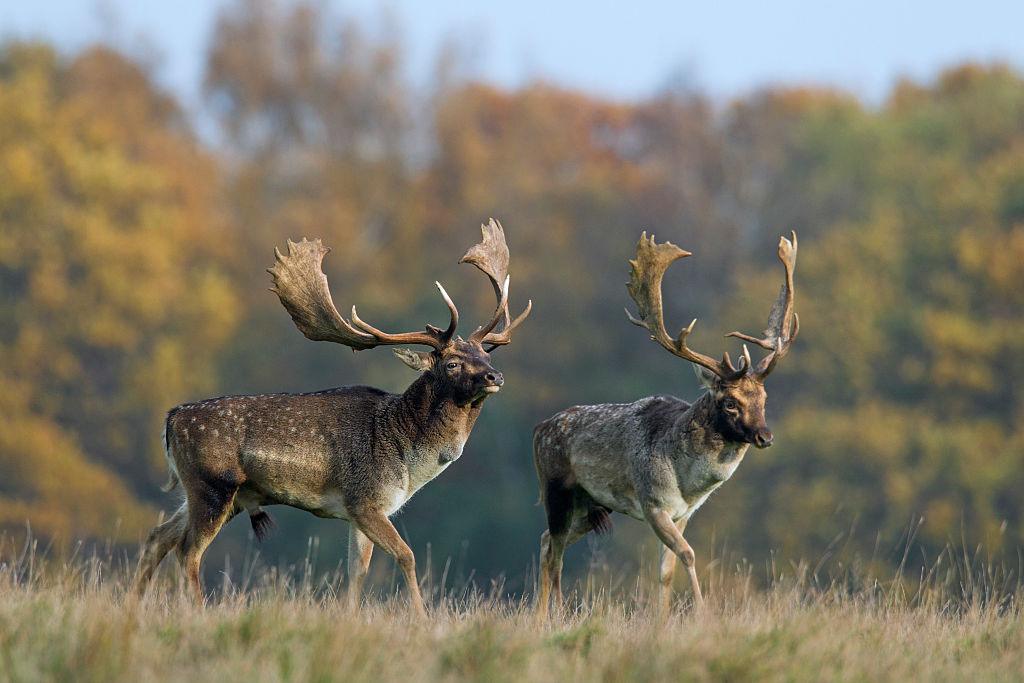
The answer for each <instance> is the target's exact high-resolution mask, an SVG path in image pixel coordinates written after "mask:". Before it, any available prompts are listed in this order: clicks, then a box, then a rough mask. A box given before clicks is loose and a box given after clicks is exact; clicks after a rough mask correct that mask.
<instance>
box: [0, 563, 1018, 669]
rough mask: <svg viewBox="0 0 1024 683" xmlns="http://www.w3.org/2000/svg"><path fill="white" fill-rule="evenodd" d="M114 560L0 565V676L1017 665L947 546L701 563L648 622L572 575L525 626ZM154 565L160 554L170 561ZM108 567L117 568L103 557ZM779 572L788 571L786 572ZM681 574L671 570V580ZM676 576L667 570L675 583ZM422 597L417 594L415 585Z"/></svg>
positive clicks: (479, 613)
mask: <svg viewBox="0 0 1024 683" xmlns="http://www.w3.org/2000/svg"><path fill="white" fill-rule="evenodd" d="M126 564H127V563H126V562H125V561H122V562H120V563H118V562H113V561H110V560H109V559H107V560H104V559H99V558H97V557H95V556H94V557H91V558H88V559H76V558H72V559H69V560H64V561H60V560H43V559H40V558H39V557H38V556H37V555H36V554H35V553H33V552H32V551H31V550H29V551H28V552H20V553H18V554H11V556H10V557H9V558H7V559H6V560H3V561H2V563H0V678H2V679H3V680H5V681H6V680H10V681H38V680H68V681H153V680H167V681H189V682H190V683H199V682H200V681H214V680H238V681H247V682H250V681H334V680H337V681H402V682H404V683H410V682H414V681H421V680H443V681H464V680H465V681H526V680H529V681H534V680H536V681H559V682H565V681H598V680H600V681H625V680H642V681H647V680H695V681H705V680H707V681H718V680H721V681H738V680H759V681H760V680H791V681H802V680H807V681H818V680H870V681H876V680H906V679H914V680H950V681H953V680H973V681H982V680H985V681H1000V680H1006V681H1011V680H1021V678H1022V677H1024V618H1022V612H1021V597H1022V595H1024V591H1022V590H1021V586H1020V582H1019V579H1017V578H1015V576H1014V575H1013V574H1012V573H1008V572H1004V571H1002V570H1000V571H995V570H992V569H989V568H986V567H984V566H982V565H981V564H980V563H976V562H974V561H972V560H971V559H970V558H968V557H964V556H963V555H962V554H961V555H959V556H958V555H957V554H956V553H954V552H949V553H947V556H946V557H945V558H944V559H943V560H942V561H939V562H938V563H937V564H936V565H935V566H934V567H933V569H932V571H930V572H927V573H926V574H925V575H924V576H923V577H918V578H917V579H916V580H914V581H908V580H901V579H896V578H890V580H889V581H887V582H879V581H874V580H868V579H866V578H864V577H856V576H854V575H853V574H852V573H849V574H847V575H846V576H841V577H834V578H829V579H818V578H815V575H814V573H813V572H812V571H810V570H808V569H806V568H802V567H800V566H797V567H793V568H792V569H791V570H790V571H789V572H788V573H787V572H779V573H778V574H777V575H776V576H774V577H773V578H772V580H771V581H770V584H771V585H770V586H769V587H768V588H763V589H755V588H754V587H753V585H754V583H755V582H754V581H753V580H752V575H751V572H749V571H741V570H739V569H735V570H729V571H727V570H724V569H717V570H708V569H705V571H704V575H703V577H702V578H703V579H704V580H706V581H707V582H708V584H707V585H708V593H709V596H708V597H709V601H708V604H707V606H706V607H705V609H703V610H702V611H700V612H694V611H693V610H692V609H691V608H690V606H689V602H688V599H687V595H686V593H685V592H683V593H681V594H680V601H679V604H678V605H677V608H676V609H675V611H674V612H673V613H672V614H671V615H669V616H668V617H667V619H662V618H660V617H659V616H657V615H656V614H655V613H654V612H653V611H652V609H651V608H650V607H649V605H651V604H652V603H653V602H654V601H652V600H651V597H652V596H651V594H650V592H649V591H650V589H651V588H653V586H650V581H649V580H648V579H649V578H650V577H645V578H644V580H639V581H637V583H636V586H637V588H636V590H634V591H631V592H630V591H621V590H620V591H618V592H619V593H625V594H622V595H616V596H615V597H610V596H609V594H608V592H606V591H605V590H603V589H601V588H600V587H599V586H596V585H595V584H597V583H599V582H598V581H596V580H594V581H590V582H587V583H588V584H589V585H585V586H584V587H583V588H582V589H581V593H580V594H577V595H575V596H574V597H573V599H572V600H570V605H571V606H570V607H569V608H567V610H566V613H565V614H563V615H561V616H559V617H557V618H555V619H553V620H552V621H551V622H550V623H539V622H538V621H537V620H536V618H535V617H534V615H533V611H532V606H531V605H530V604H529V602H528V601H527V600H523V601H519V602H517V601H514V600H510V599H507V598H497V597H488V596H486V595H481V594H478V593H476V592H474V591H473V590H472V589H471V588H467V589H465V590H463V591H460V592H459V593H458V595H455V596H452V595H448V596H444V597H442V596H439V595H438V591H436V590H435V591H433V599H432V600H431V602H432V606H431V607H430V608H429V610H430V618H429V620H428V621H426V622H418V621H415V620H413V619H412V618H411V617H410V616H409V614H408V613H407V611H406V610H405V603H404V600H403V597H402V596H403V595H404V593H399V594H398V595H394V594H387V595H384V596H380V595H378V596H376V597H373V596H371V597H369V598H368V599H367V601H366V604H365V606H364V608H363V610H362V611H361V612H360V613H358V614H353V613H350V612H347V611H346V610H345V609H344V608H343V607H342V601H339V600H338V599H337V596H336V595H334V592H333V590H332V589H331V588H330V586H331V585H332V584H333V583H334V581H333V579H332V577H326V578H324V579H321V580H313V579H311V578H310V577H309V574H308V573H305V572H302V571H297V572H295V573H294V574H292V575H289V574H288V573H280V572H273V571H267V572H264V573H263V574H262V575H260V576H254V577H249V578H248V579H247V582H246V585H245V587H244V588H228V589H226V590H223V591H219V592H218V593H217V596H216V597H214V598H213V599H212V600H211V604H210V605H208V606H207V607H206V608H198V607H196V606H194V605H192V604H190V603H189V602H188V601H187V600H186V599H185V598H184V597H183V596H182V594H181V592H180V590H179V589H178V587H177V580H176V576H177V572H176V571H175V570H173V569H172V570H171V571H168V569H166V568H165V570H164V572H163V574H164V576H163V578H162V580H161V581H160V582H158V583H157V584H156V585H154V587H153V590H151V594H150V595H149V596H148V597H147V598H146V599H145V600H144V601H143V602H141V603H135V602H134V601H132V600H128V599H126V597H125V587H126V585H127V584H128V574H129V572H128V571H127V567H126V566H124V565H126ZM169 564H170V563H169ZM119 565H120V566H119ZM787 574H788V577H787ZM680 578H682V577H680ZM680 585H681V584H680ZM426 588H427V589H428V590H427V591H426V594H428V595H429V594H431V591H430V590H429V588H430V587H429V586H427V587H426Z"/></svg>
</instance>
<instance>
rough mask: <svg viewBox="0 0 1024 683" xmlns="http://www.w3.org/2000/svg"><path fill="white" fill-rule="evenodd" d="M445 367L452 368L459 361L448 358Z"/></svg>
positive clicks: (457, 365) (456, 365)
mask: <svg viewBox="0 0 1024 683" xmlns="http://www.w3.org/2000/svg"><path fill="white" fill-rule="evenodd" d="M445 367H446V368H448V369H449V370H454V369H455V368H457V367H459V362H458V361H455V360H450V361H448V363H447V364H445Z"/></svg>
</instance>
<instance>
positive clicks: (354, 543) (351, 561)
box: [348, 524, 373, 611]
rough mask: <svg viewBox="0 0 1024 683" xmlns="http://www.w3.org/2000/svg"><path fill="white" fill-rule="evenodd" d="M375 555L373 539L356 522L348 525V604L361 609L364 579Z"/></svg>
mask: <svg viewBox="0 0 1024 683" xmlns="http://www.w3.org/2000/svg"><path fill="white" fill-rule="evenodd" d="M372 556H373V541H371V540H370V537H369V536H367V535H366V534H364V533H363V532H362V531H360V530H359V528H358V527H357V526H356V525H355V524H349V526H348V606H349V609H351V610H353V611H355V610H358V609H359V598H360V596H361V595H362V592H363V581H364V580H365V579H366V574H367V572H368V571H369V570H370V558H371V557H372Z"/></svg>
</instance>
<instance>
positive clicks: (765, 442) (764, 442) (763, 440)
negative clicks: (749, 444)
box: [754, 429, 775, 448]
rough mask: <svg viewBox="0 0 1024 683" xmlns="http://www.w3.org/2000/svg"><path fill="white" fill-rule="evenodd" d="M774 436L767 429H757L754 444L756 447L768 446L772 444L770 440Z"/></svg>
mask: <svg viewBox="0 0 1024 683" xmlns="http://www.w3.org/2000/svg"><path fill="white" fill-rule="evenodd" d="M774 438H775V437H774V436H773V435H772V433H771V432H770V431H768V430H767V429H759V430H757V434H755V435H754V445H755V446H757V447H758V448H768V447H769V446H771V445H772V440H773V439H774Z"/></svg>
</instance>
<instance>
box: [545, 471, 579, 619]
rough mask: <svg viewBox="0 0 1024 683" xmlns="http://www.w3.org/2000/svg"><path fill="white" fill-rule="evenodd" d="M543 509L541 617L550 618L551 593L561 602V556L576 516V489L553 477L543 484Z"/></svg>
mask: <svg viewBox="0 0 1024 683" xmlns="http://www.w3.org/2000/svg"><path fill="white" fill-rule="evenodd" d="M543 499H544V510H545V512H546V513H547V518H548V529H547V531H545V532H544V533H543V534H542V535H541V537H540V596H539V597H540V604H539V605H538V608H539V610H540V616H541V617H542V618H547V614H548V603H549V602H550V601H551V594H552V592H553V593H554V596H555V600H556V602H558V604H559V605H561V602H562V556H563V554H564V553H565V546H566V535H567V534H568V532H569V529H570V527H571V526H572V524H573V518H574V516H575V512H576V510H575V506H574V503H573V501H574V492H573V489H572V488H571V487H567V486H566V485H565V482H564V481H562V480H561V479H551V480H548V482H547V483H546V484H545V486H544V496H543Z"/></svg>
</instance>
